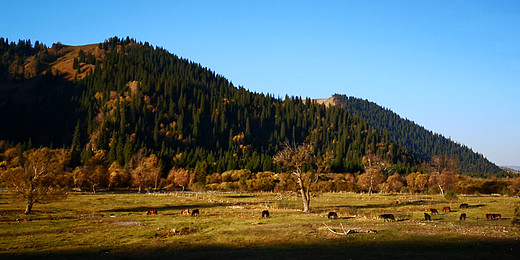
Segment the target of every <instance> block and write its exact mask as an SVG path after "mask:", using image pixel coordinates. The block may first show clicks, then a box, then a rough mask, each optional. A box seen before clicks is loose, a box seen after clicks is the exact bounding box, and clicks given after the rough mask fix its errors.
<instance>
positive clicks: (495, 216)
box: [146, 203, 502, 222]
mask: <svg viewBox="0 0 520 260" xmlns="http://www.w3.org/2000/svg"><path fill="white" fill-rule="evenodd" d="M468 207H469V205H468V204H467V203H462V204H460V206H459V208H461V209H463V208H468ZM442 211H443V212H445V213H446V212H451V208H450V207H444V208H442ZM430 213H431V215H430V214H428V213H424V220H427V221H432V215H433V214H439V211H438V210H437V209H435V208H431V209H430ZM199 214H200V211H199V209H193V210H192V211H191V213H190V210H189V209H183V210H182V211H181V215H188V216H189V215H191V216H192V217H194V216H197V215H199ZM146 215H157V210H156V209H153V210H148V211H147V213H146ZM268 217H269V211H268V210H263V211H262V218H268ZM327 217H328V218H329V219H337V218H338V214H337V213H336V212H334V211H331V212H329V214H328V215H327ZM379 218H381V219H383V220H384V221H385V222H386V221H395V219H396V218H395V216H394V214H382V215H380V216H379ZM486 219H487V220H497V219H502V215H501V214H486ZM459 220H466V213H461V214H460V217H459Z"/></svg>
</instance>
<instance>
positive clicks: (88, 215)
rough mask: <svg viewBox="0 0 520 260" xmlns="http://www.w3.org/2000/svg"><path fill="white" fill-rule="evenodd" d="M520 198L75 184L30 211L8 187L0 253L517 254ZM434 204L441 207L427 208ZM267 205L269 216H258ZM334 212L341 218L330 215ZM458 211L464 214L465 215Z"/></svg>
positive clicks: (0, 216) (0, 197)
mask: <svg viewBox="0 0 520 260" xmlns="http://www.w3.org/2000/svg"><path fill="white" fill-rule="evenodd" d="M461 203H467V204H468V206H469V207H468V208H459V205H460V204H461ZM519 203H520V200H519V199H518V198H510V197H499V196H459V199H458V200H457V201H452V202H450V201H447V200H445V199H444V198H442V197H441V196H437V195H405V194H396V195H379V194H376V195H372V196H368V195H366V194H365V195H360V194H352V193H325V194H321V195H319V196H317V197H314V198H312V202H311V210H312V213H310V214H306V213H302V212H301V200H300V197H299V196H298V194H296V193H292V194H290V193H283V194H280V193H159V194H136V193H108V192H103V193H96V194H92V193H71V194H69V196H68V197H67V198H66V199H64V200H61V201H57V202H53V203H49V204H43V205H42V204H37V205H35V207H34V213H33V214H32V215H28V216H26V215H23V209H24V206H23V205H22V204H21V203H20V202H11V201H10V200H9V199H8V197H7V194H5V193H2V194H0V257H1V258H2V259H6V258H20V257H45V258H49V257H51V258H52V257H54V258H60V259H61V258H69V259H83V258H93V257H99V258H142V257H151V258H165V257H181V256H182V257H184V258H187V259H194V258H195V259H205V258H209V257H219V258H227V259H229V258H232V257H235V258H239V259H244V258H247V259H265V258H274V259H284V258H297V259H311V258H312V259H315V258H328V259H331V258H332V259H338V258H340V259H349V258H351V259H360V258H362V259H376V258H377V259H381V258H390V259H409V258H410V257H412V258H419V257H420V258H426V259H439V258H441V259H446V258H450V259H457V258H458V259H468V258H472V259H483V258H488V257H493V258H496V259H518V258H517V257H518V256H519V255H520V241H519V239H520V228H519V227H513V226H512V224H511V218H512V217H513V214H514V209H515V207H516V206H518V205H519ZM444 207H450V208H451V211H450V212H448V211H446V212H444V211H443V210H442V209H443V208H444ZM432 208H435V209H438V212H439V213H438V214H431V211H430V209H432ZM183 209H190V212H193V209H199V211H200V214H199V215H196V216H191V215H188V214H181V211H182V210H183ZM266 209H267V210H269V213H270V217H269V218H262V211H263V210H266ZM150 210H157V215H155V214H150V215H149V214H147V212H148V211H150ZM330 211H334V212H336V213H337V215H338V218H336V219H329V218H327V215H328V213H329V212H330ZM424 213H428V214H430V215H431V218H432V220H431V221H426V220H425V218H424ZM462 213H466V216H467V217H466V220H463V221H461V220H459V217H460V215H461V214H462ZM382 214H392V215H394V217H395V221H391V220H390V221H384V220H383V219H380V218H379V216H380V215H382ZM486 214H501V217H502V219H500V220H487V219H486ZM329 229H331V230H333V231H335V232H338V233H346V232H345V231H348V230H350V231H351V232H349V234H347V235H338V234H334V233H332V232H331V231H330V230H329ZM369 231H375V233H374V232H369Z"/></svg>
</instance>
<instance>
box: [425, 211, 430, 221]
mask: <svg viewBox="0 0 520 260" xmlns="http://www.w3.org/2000/svg"><path fill="white" fill-rule="evenodd" d="M424 220H427V221H432V216H430V214H428V213H424Z"/></svg>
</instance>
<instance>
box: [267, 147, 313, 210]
mask: <svg viewBox="0 0 520 260" xmlns="http://www.w3.org/2000/svg"><path fill="white" fill-rule="evenodd" d="M313 159H314V147H312V146H311V145H310V144H306V143H304V144H301V145H298V146H296V145H289V144H286V145H285V148H284V149H283V150H282V151H279V152H278V153H277V154H276V155H275V157H274V161H275V162H276V163H279V164H281V165H282V166H283V167H284V168H285V169H286V170H288V171H290V172H292V174H293V175H294V176H295V177H296V179H297V182H298V185H299V188H300V193H301V197H302V202H303V212H309V210H310V207H309V206H310V200H311V197H310V189H309V186H310V184H311V183H312V182H315V181H316V180H317V174H316V172H314V171H305V170H310V169H311V168H312V167H313V166H314V162H313Z"/></svg>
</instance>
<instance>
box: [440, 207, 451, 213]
mask: <svg viewBox="0 0 520 260" xmlns="http://www.w3.org/2000/svg"><path fill="white" fill-rule="evenodd" d="M442 212H451V208H450V207H444V208H442Z"/></svg>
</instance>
